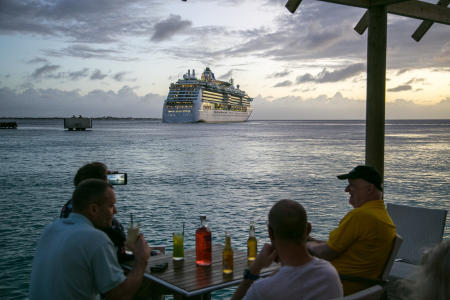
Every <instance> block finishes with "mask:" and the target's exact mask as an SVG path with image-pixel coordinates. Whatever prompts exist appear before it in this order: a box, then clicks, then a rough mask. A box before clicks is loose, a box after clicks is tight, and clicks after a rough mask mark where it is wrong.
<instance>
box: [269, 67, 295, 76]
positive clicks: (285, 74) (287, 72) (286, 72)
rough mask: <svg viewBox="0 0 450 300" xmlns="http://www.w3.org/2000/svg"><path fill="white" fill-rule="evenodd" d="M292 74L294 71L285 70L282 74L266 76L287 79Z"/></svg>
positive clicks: (276, 73)
mask: <svg viewBox="0 0 450 300" xmlns="http://www.w3.org/2000/svg"><path fill="white" fill-rule="evenodd" d="M291 72H292V71H290V70H288V69H285V70H284V71H281V72H275V73H272V74H269V75H267V76H266V78H282V77H285V76H287V75H289V74H291Z"/></svg>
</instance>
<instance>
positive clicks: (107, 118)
mask: <svg viewBox="0 0 450 300" xmlns="http://www.w3.org/2000/svg"><path fill="white" fill-rule="evenodd" d="M78 117H79V116H75V118H78ZM81 117H82V118H88V119H92V120H137V121H139V120H143V121H145V120H148V121H157V120H162V118H140V117H111V116H103V117H86V116H81ZM69 118H72V117H0V121H2V120H64V119H69ZM427 120H429V121H448V120H450V118H447V119H442V118H437V119H386V121H427ZM248 121H365V119H294V120H288V119H286V120H284V119H253V120H248Z"/></svg>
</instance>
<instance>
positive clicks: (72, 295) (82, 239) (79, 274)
mask: <svg viewBox="0 0 450 300" xmlns="http://www.w3.org/2000/svg"><path fill="white" fill-rule="evenodd" d="M115 203H116V197H115V194H114V190H113V189H112V186H111V185H110V184H108V183H107V182H105V181H104V180H101V179H87V180H83V181H82V182H81V183H80V184H79V185H78V186H77V187H76V189H75V191H74V192H73V195H72V206H73V210H72V213H71V214H70V215H69V217H68V218H62V219H58V220H57V221H55V222H53V223H51V224H50V225H48V226H47V227H46V228H45V229H44V231H43V233H42V235H41V237H40V239H39V242H38V243H37V247H36V252H35V255H34V259H33V266H32V272H31V280H30V297H29V298H30V300H34V299H97V298H98V296H99V294H101V295H102V296H103V297H104V298H106V299H132V297H133V296H134V294H135V293H136V292H137V290H138V288H139V286H140V284H141V282H142V279H143V275H144V272H145V269H146V267H147V263H148V259H149V257H150V251H151V249H150V247H149V246H148V244H147V242H146V241H145V239H144V236H143V235H142V234H140V235H139V237H138V239H137V241H136V243H135V244H134V245H129V246H130V247H131V248H132V250H134V254H135V264H134V266H133V269H132V270H131V271H130V272H129V273H128V274H127V276H125V275H124V272H123V270H122V268H121V267H120V265H119V262H118V260H117V255H116V253H115V249H114V245H113V243H112V241H111V239H109V238H108V236H107V235H106V234H105V233H104V232H103V231H102V229H105V228H109V227H111V224H112V220H113V216H114V214H116V213H117V210H116V207H115Z"/></svg>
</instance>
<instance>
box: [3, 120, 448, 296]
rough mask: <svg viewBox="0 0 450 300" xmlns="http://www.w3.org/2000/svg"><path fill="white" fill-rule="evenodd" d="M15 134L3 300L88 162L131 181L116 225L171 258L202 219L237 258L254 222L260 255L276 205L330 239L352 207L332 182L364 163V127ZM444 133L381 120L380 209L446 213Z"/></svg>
mask: <svg viewBox="0 0 450 300" xmlns="http://www.w3.org/2000/svg"><path fill="white" fill-rule="evenodd" d="M18 125H19V128H18V129H17V130H1V131H0V170H1V171H0V172H1V176H0V190H1V196H0V205H1V209H0V244H1V245H2V256H1V257H0V280H1V282H2V285H0V298H1V299H9V298H24V297H26V295H27V291H28V282H29V274H30V270H31V261H32V257H33V252H34V248H35V243H36V241H37V240H38V238H39V235H40V233H41V231H42V229H43V227H44V226H45V225H46V224H48V223H49V222H51V221H52V220H54V219H56V218H57V217H58V216H59V212H60V210H61V207H62V205H63V204H64V203H65V202H66V201H67V200H68V199H69V198H70V197H71V193H72V191H73V183H72V182H73V181H72V180H73V175H74V173H75V172H76V170H77V169H78V168H79V167H80V166H81V165H83V164H84V163H87V162H91V161H103V162H105V163H106V164H107V165H108V167H109V168H110V169H112V170H117V171H119V172H125V173H127V174H128V184H127V185H122V186H116V187H115V192H116V195H117V201H118V202H117V209H118V214H117V218H118V219H119V220H121V221H122V222H124V223H125V224H124V225H126V224H127V221H128V216H129V213H133V215H134V216H136V219H137V220H136V221H137V222H139V223H140V224H141V230H142V232H143V233H144V235H145V237H146V238H147V240H148V241H149V242H150V243H151V244H153V245H166V247H167V249H168V251H171V246H172V232H173V231H174V230H179V224H180V222H182V221H185V222H186V228H185V240H184V243H185V249H188V248H193V247H194V244H195V237H194V232H195V229H196V228H197V227H198V225H199V224H198V216H199V215H202V214H204V215H207V217H208V225H209V226H210V227H211V230H212V240H213V243H222V242H223V241H224V239H225V231H226V230H227V231H230V233H231V236H232V239H233V247H235V248H238V249H242V250H245V249H246V248H245V247H246V240H247V237H248V227H249V224H250V221H251V220H254V221H255V226H256V236H257V238H258V241H259V242H258V245H260V246H261V245H263V243H264V242H265V241H267V240H268V239H267V234H266V219H267V213H268V210H269V208H270V207H271V206H272V204H273V203H274V202H275V201H277V200H279V199H282V198H291V199H295V200H298V201H300V202H301V203H302V204H303V205H304V206H305V208H306V210H307V212H308V216H309V220H310V221H311V223H312V227H313V234H314V235H315V236H317V237H319V238H326V237H327V234H328V232H329V231H330V229H332V228H333V227H334V226H336V225H337V223H338V222H339V220H340V218H341V217H342V216H343V215H344V214H345V213H346V212H347V211H348V210H349V209H350V206H349V205H348V196H347V195H346V194H345V192H344V188H345V185H346V184H345V182H342V181H339V180H337V179H336V177H335V176H336V174H341V173H342V172H346V171H349V170H350V169H351V168H352V167H353V166H355V165H357V164H361V163H363V162H364V145H365V141H364V139H365V136H364V135H365V124H364V122H363V121H252V122H247V123H236V124H183V125H180V124H162V123H160V122H159V121H143V120H139V121H131V120H127V121H119V120H116V121H114V120H103V121H97V120H94V121H93V129H92V130H90V131H86V132H68V131H64V130H63V124H62V120H18ZM449 129H450V121H440V120H437V121H430V120H428V121H388V122H387V125H386V134H387V137H386V154H385V156H386V163H385V176H386V178H385V192H386V195H385V199H386V201H387V202H392V203H400V204H409V205H415V206H423V207H432V208H446V209H448V207H450V199H449V198H448V195H449V194H450V187H449V181H450V180H449V176H450V167H449V164H448V161H449V160H450V157H449V156H450V130H449ZM175 220H176V221H175ZM174 221H175V222H174ZM445 236H446V237H447V238H448V237H449V236H450V226H449V221H447V225H446V228H445ZM223 293H227V292H218V293H217V294H218V295H219V296H217V297H218V298H220V295H222V294H223ZM215 299H216V298H215Z"/></svg>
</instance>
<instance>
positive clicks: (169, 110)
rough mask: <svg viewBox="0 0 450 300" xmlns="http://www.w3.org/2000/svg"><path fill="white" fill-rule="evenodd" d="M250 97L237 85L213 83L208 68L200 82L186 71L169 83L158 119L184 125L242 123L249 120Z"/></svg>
mask: <svg viewBox="0 0 450 300" xmlns="http://www.w3.org/2000/svg"><path fill="white" fill-rule="evenodd" d="M252 101H253V98H250V97H249V96H248V95H247V94H246V93H245V92H244V91H242V90H240V89H239V85H237V86H236V87H235V86H234V82H233V79H230V81H229V82H226V81H221V80H216V79H215V76H214V73H213V72H212V71H211V70H210V68H208V67H207V68H206V69H205V71H204V72H203V73H202V76H201V79H197V78H196V77H195V70H192V73H191V72H190V70H188V72H187V73H186V74H184V75H183V78H182V79H179V80H178V81H177V82H176V83H172V84H171V85H170V89H169V95H168V96H167V99H166V100H165V101H164V107H163V115H162V120H163V122H166V123H188V122H190V123H191V122H244V121H247V119H248V118H249V117H250V115H251V113H252V108H251V107H250V104H251V102H252Z"/></svg>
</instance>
